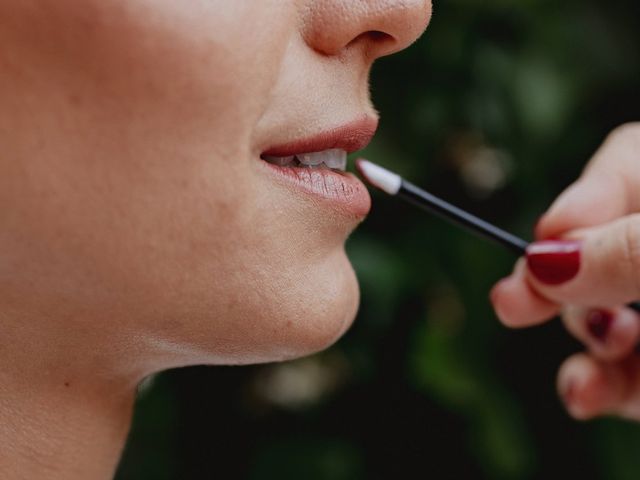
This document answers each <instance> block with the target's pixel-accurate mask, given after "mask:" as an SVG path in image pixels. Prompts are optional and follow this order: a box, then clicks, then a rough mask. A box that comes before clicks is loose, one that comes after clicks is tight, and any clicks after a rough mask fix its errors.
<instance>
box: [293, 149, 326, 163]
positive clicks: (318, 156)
mask: <svg viewBox="0 0 640 480" xmlns="http://www.w3.org/2000/svg"><path fill="white" fill-rule="evenodd" d="M297 157H298V161H299V162H300V163H301V164H303V165H309V166H312V167H315V166H317V165H320V164H321V163H323V162H324V152H314V153H303V154H301V155H297Z"/></svg>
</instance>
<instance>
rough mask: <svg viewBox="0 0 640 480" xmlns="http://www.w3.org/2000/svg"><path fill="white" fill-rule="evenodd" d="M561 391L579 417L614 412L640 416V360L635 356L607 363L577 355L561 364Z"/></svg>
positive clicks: (577, 417) (588, 417)
mask: <svg viewBox="0 0 640 480" xmlns="http://www.w3.org/2000/svg"><path fill="white" fill-rule="evenodd" d="M558 391H559V394H560V396H561V398H562V400H563V401H564V403H565V406H566V408H567V410H568V411H569V413H570V414H571V415H572V416H573V417H574V418H576V419H579V420H588V419H591V418H594V417H597V416H600V415H609V414H614V415H619V416H622V417H625V418H629V419H634V420H640V361H639V360H638V358H637V357H635V356H633V357H628V358H627V359H625V360H624V361H622V362H618V363H606V362H602V361H598V360H596V359H594V358H593V357H591V356H589V355H587V354H577V355H574V356H572V357H570V358H569V359H568V360H567V361H565V363H564V364H563V365H562V367H561V368H560V372H559V374H558Z"/></svg>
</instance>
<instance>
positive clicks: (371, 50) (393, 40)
mask: <svg viewBox="0 0 640 480" xmlns="http://www.w3.org/2000/svg"><path fill="white" fill-rule="evenodd" d="M431 10H432V6H431V0H309V1H308V2H307V6H306V8H305V9H304V10H303V14H302V21H303V25H302V32H303V36H304V39H305V41H306V42H307V44H308V45H309V46H310V47H311V48H313V49H314V50H316V51H318V52H320V53H322V54H324V55H339V54H340V53H341V52H342V51H344V50H345V49H346V48H347V47H353V46H355V45H359V46H360V47H361V48H363V51H364V52H365V53H366V54H367V56H368V57H369V58H370V59H371V60H374V59H376V58H378V57H382V56H384V55H389V54H391V53H394V52H397V51H399V50H402V49H404V48H406V47H408V46H409V45H411V44H412V43H413V42H414V41H415V40H417V39H418V37H420V35H422V33H423V32H424V30H425V29H426V28H427V25H428V24H429V20H430V19H431Z"/></svg>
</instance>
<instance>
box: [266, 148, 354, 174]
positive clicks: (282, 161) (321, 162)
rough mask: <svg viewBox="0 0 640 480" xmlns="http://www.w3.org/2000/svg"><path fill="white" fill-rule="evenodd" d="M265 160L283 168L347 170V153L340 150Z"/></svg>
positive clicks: (334, 149)
mask: <svg viewBox="0 0 640 480" xmlns="http://www.w3.org/2000/svg"><path fill="white" fill-rule="evenodd" d="M263 159H264V160H266V161H267V162H269V163H273V164H274V165H279V166H281V167H295V166H301V167H308V168H314V167H316V168H322V167H327V168H332V169H335V170H342V171H345V170H346V169H347V152H346V151H344V150H340V149H338V148H333V149H331V150H324V151H322V152H313V153H303V154H300V155H296V156H290V157H268V156H264V157H263Z"/></svg>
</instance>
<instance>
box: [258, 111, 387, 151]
mask: <svg viewBox="0 0 640 480" xmlns="http://www.w3.org/2000/svg"><path fill="white" fill-rule="evenodd" d="M377 128H378V119H377V118H375V117H371V116H366V117H363V118H360V119H358V120H355V121H352V122H350V123H347V124H344V125H341V126H339V127H335V128H332V129H329V130H325V131H324V132H321V133H318V134H315V135H313V136H310V137H307V138H302V139H298V140H294V141H292V142H289V143H283V144H280V145H275V146H273V147H270V148H269V149H268V150H266V151H264V152H263V153H262V155H263V156H269V157H289V156H291V155H300V154H303V153H313V152H322V151H324V150H330V149H334V148H337V149H341V150H345V151H346V152H347V153H353V152H356V151H358V150H361V149H363V148H364V147H366V146H367V145H368V144H369V142H371V139H372V138H373V136H374V135H375V133H376V130H377Z"/></svg>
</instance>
